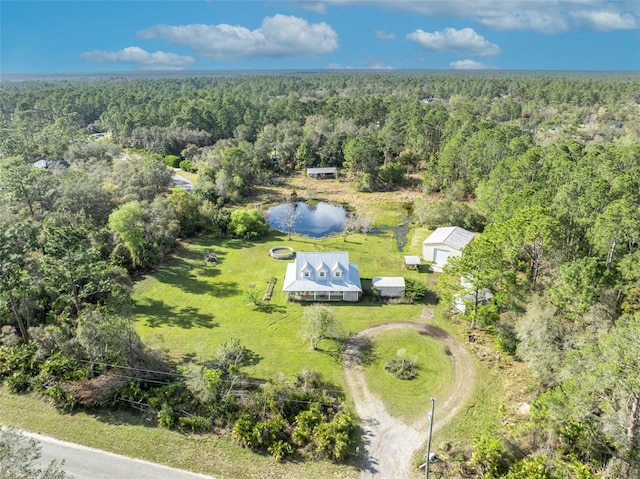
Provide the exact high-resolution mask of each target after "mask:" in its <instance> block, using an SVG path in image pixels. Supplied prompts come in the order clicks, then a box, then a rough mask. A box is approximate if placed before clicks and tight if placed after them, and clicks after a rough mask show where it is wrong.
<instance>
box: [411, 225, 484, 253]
mask: <svg viewBox="0 0 640 479" xmlns="http://www.w3.org/2000/svg"><path fill="white" fill-rule="evenodd" d="M474 236H475V233H472V232H471V231H467V230H465V229H464V228H460V227H459V226H445V227H443V228H437V229H436V230H435V231H434V232H433V233H431V234H430V235H429V237H428V238H427V239H426V240H424V241H423V242H422V244H445V245H447V246H450V247H452V248H454V249H457V250H461V249H462V248H464V247H465V246H467V245H468V244H469V243H470V242H471V240H472V239H473V237H474Z"/></svg>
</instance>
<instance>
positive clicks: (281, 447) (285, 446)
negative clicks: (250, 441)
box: [267, 440, 294, 462]
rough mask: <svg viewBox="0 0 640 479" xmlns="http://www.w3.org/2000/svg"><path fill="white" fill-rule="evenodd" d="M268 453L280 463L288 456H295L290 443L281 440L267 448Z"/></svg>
mask: <svg viewBox="0 0 640 479" xmlns="http://www.w3.org/2000/svg"><path fill="white" fill-rule="evenodd" d="M267 451H268V452H269V454H271V455H272V456H273V458H274V459H275V460H276V461H278V462H280V461H282V460H283V459H284V458H285V457H286V456H290V455H291V454H293V451H294V449H293V446H292V445H291V444H289V443H288V442H286V441H282V440H279V441H276V442H275V443H273V444H272V445H271V446H269V447H268V448H267Z"/></svg>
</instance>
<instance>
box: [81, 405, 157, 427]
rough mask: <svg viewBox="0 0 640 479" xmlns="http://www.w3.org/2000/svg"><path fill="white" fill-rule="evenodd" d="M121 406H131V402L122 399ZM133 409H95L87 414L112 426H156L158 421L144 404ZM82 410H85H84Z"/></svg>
mask: <svg viewBox="0 0 640 479" xmlns="http://www.w3.org/2000/svg"><path fill="white" fill-rule="evenodd" d="M121 406H124V407H131V404H130V403H129V402H127V401H123V402H122V403H121ZM133 409H134V410H133V411H132V410H121V409H97V410H94V411H90V412H89V414H91V415H92V416H93V417H94V418H96V419H97V420H98V421H100V422H102V423H105V424H110V425H113V426H144V427H153V428H156V427H158V423H157V421H156V420H155V414H154V413H153V412H152V411H151V410H150V409H149V408H148V407H146V405H143V404H142V403H140V405H139V406H138V407H134V408H133ZM83 412H87V411H86V410H85V411H83Z"/></svg>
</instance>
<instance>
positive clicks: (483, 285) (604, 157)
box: [423, 141, 640, 478]
mask: <svg viewBox="0 0 640 479" xmlns="http://www.w3.org/2000/svg"><path fill="white" fill-rule="evenodd" d="M475 196H476V197H477V200H476V204H477V206H478V207H479V208H480V210H481V211H482V212H484V214H485V215H486V217H487V218H488V220H489V221H488V224H487V225H486V227H485V229H484V232H483V233H482V234H481V235H480V236H479V237H477V238H476V239H474V240H473V241H472V242H471V243H470V244H469V245H468V246H467V247H466V248H465V249H464V251H463V254H462V257H461V258H459V259H454V260H453V261H451V265H450V266H449V267H448V268H447V270H446V271H445V274H443V276H442V277H441V278H440V288H441V292H442V295H443V298H444V299H445V300H446V301H448V302H450V303H452V302H453V299H454V295H456V294H464V293H469V296H468V297H469V298H470V299H469V300H468V301H467V305H466V309H465V313H464V314H463V315H462V316H463V317H465V318H466V319H468V320H469V324H470V327H471V328H482V329H484V330H486V331H488V332H489V333H490V334H491V335H492V336H493V338H494V339H495V343H496V345H497V347H499V348H500V349H502V350H503V351H505V352H507V353H508V354H512V355H515V356H516V358H519V359H521V360H523V361H526V362H527V363H528V365H529V367H530V370H531V372H532V374H533V377H534V380H535V381H536V383H537V388H536V393H535V394H532V395H531V417H530V419H528V420H526V421H522V419H520V418H519V419H518V425H517V426H515V427H513V428H511V429H509V431H508V433H507V434H508V440H505V439H504V438H503V436H500V435H495V436H493V435H491V434H487V435H485V436H484V437H481V438H477V440H476V444H475V452H474V453H473V456H472V458H471V468H470V469H469V473H470V474H471V475H474V476H475V475H478V474H479V475H481V476H483V477H508V478H516V477H517V478H532V477H545V478H565V477H582V478H592V477H593V478H595V477H602V478H604V477H607V478H608V477H611V478H613V477H616V478H622V477H624V478H634V477H640V468H639V462H638V459H640V429H639V428H638V420H639V408H640V381H639V378H640V376H639V374H638V371H640V301H639V299H640V295H639V294H638V292H639V291H640V146H639V145H637V144H635V145H630V146H616V145H608V146H601V145H597V146H592V147H590V148H584V147H583V146H581V145H580V144H578V143H577V142H575V141H573V142H566V143H556V144H552V145H550V146H548V147H543V148H541V147H530V148H528V149H527V150H526V151H524V152H521V153H519V154H514V155H510V156H507V157H505V158H503V159H501V160H500V161H499V162H498V163H497V164H496V165H495V166H494V167H493V168H492V169H491V171H490V172H489V174H488V176H487V177H486V179H483V180H481V181H480V182H479V183H478V185H477V187H476V188H475ZM445 203H446V202H445ZM436 205H438V203H434V204H431V205H429V207H425V209H426V212H423V214H424V215H425V217H426V218H430V217H432V216H434V213H433V211H435V212H436V213H441V210H438V209H436V208H435V206H436ZM445 206H447V205H446V204H445ZM451 209H453V208H452V206H451V205H448V207H447V208H445V210H451ZM460 214H461V213H460V212H455V211H454V213H453V215H454V221H453V223H454V224H456V223H457V224H460V222H461V221H462V220H461V219H459V220H458V219H457V218H456V217H455V216H456V215H460ZM436 216H437V215H436ZM458 218H459V217H458ZM461 278H462V279H463V280H464V281H463V283H464V286H462V285H461ZM487 291H488V292H491V295H490V296H491V299H489V300H488V301H485V300H486V299H487V297H489V295H487V294H485V293H486V292H487ZM503 432H504V431H503ZM514 444H515V445H517V449H514ZM534 471H538V472H537V473H534ZM536 474H538V475H536Z"/></svg>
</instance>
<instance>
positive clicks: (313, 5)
mask: <svg viewBox="0 0 640 479" xmlns="http://www.w3.org/2000/svg"><path fill="white" fill-rule="evenodd" d="M294 6H296V7H300V8H304V9H305V10H310V11H312V12H315V13H320V14H322V15H324V14H326V13H327V4H326V3H322V2H312V1H299V2H294Z"/></svg>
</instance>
